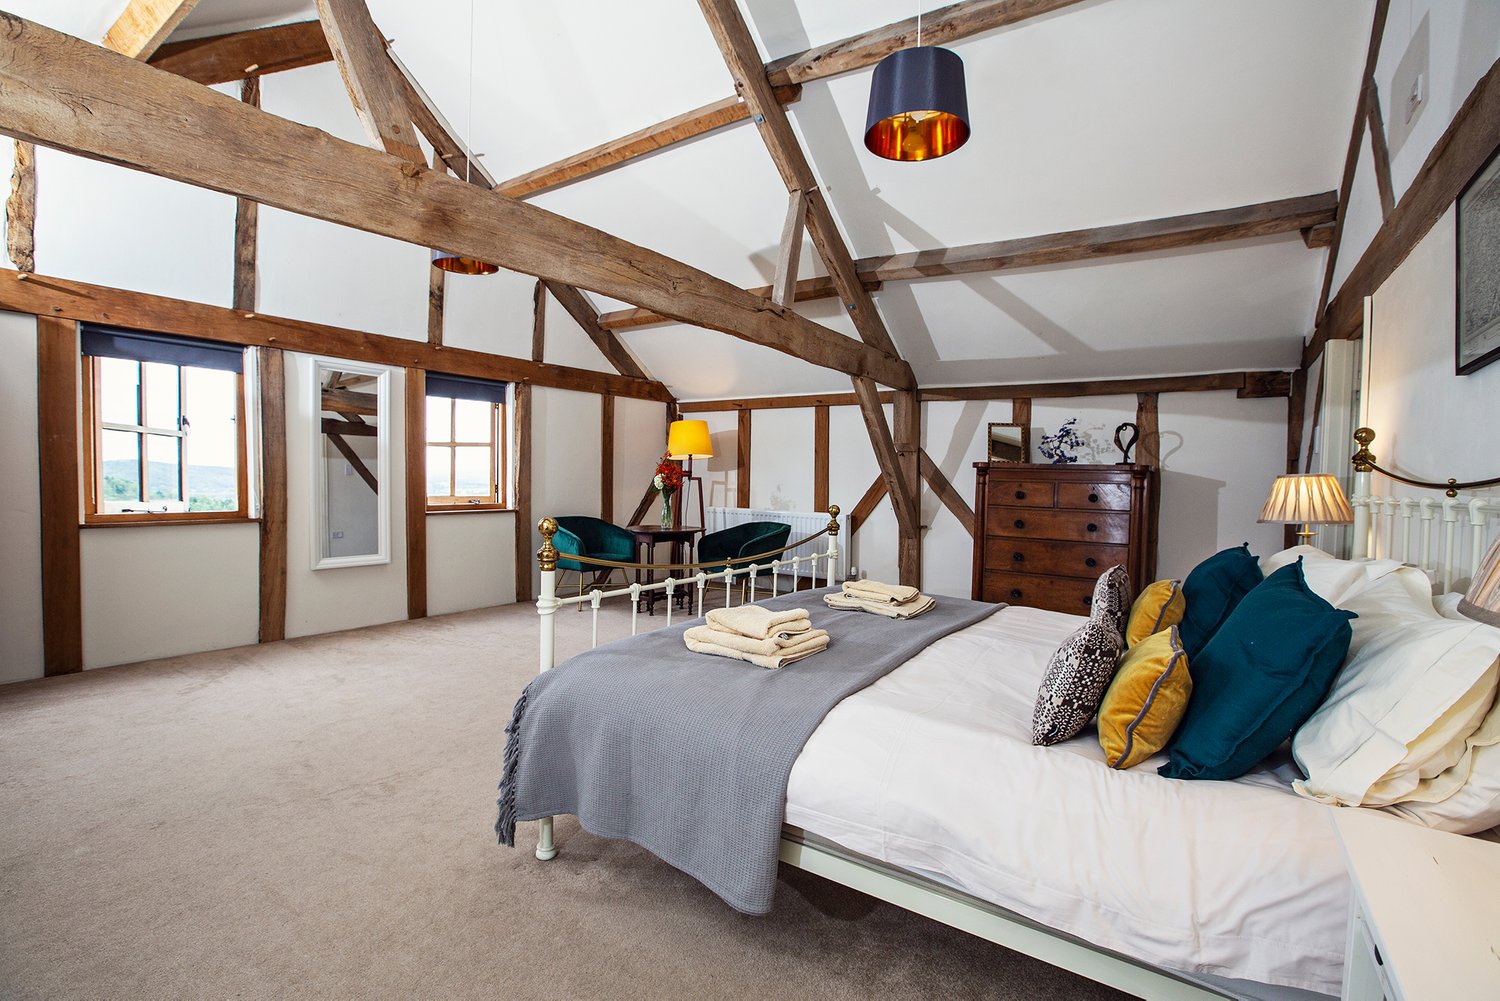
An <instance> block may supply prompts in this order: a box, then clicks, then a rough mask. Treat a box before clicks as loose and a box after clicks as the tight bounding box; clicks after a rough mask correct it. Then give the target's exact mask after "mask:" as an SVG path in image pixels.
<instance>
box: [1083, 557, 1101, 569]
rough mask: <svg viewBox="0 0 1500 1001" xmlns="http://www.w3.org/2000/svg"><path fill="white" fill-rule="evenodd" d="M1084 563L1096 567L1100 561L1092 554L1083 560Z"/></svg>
mask: <svg viewBox="0 0 1500 1001" xmlns="http://www.w3.org/2000/svg"><path fill="white" fill-rule="evenodd" d="M1083 565H1084V566H1086V567H1096V566H1098V565H1099V561H1098V560H1096V559H1094V558H1093V557H1092V556H1090V557H1089V558H1088V559H1086V560H1084V561H1083Z"/></svg>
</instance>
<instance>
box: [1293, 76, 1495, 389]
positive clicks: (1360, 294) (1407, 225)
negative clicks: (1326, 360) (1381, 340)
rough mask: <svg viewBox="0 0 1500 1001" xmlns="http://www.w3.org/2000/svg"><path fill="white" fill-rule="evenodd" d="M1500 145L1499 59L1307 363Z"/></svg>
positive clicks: (1354, 323) (1399, 207) (1358, 322)
mask: <svg viewBox="0 0 1500 1001" xmlns="http://www.w3.org/2000/svg"><path fill="white" fill-rule="evenodd" d="M1497 147H1500V61H1496V62H1495V63H1493V64H1491V66H1490V68H1489V70H1488V71H1487V72H1486V73H1485V75H1484V76H1483V77H1481V78H1480V80H1479V82H1478V83H1476V84H1475V85H1474V89H1473V90H1472V91H1470V92H1469V96H1468V97H1467V98H1465V99H1464V103H1463V104H1462V105H1460V106H1459V109H1458V112H1457V113H1456V114H1455V115H1454V116H1453V121H1451V122H1450V123H1449V124H1448V128H1447V129H1446V130H1445V131H1444V132H1443V135H1442V137H1441V138H1439V139H1438V141H1437V143H1436V145H1434V146H1433V147H1432V152H1430V153H1428V154H1427V159H1426V160H1425V161H1424V162H1423V163H1422V167H1421V169H1420V170H1418V171H1417V175H1416V177H1415V178H1414V179H1413V180H1412V183H1411V186H1410V187H1408V188H1407V189H1406V193H1405V194H1403V195H1402V196H1401V200H1400V201H1398V202H1397V203H1396V208H1395V211H1393V212H1392V213H1391V217H1390V218H1389V219H1387V220H1386V221H1385V223H1384V224H1383V225H1382V226H1381V227H1380V229H1379V231H1377V232H1376V234H1375V237H1374V239H1372V240H1371V241H1370V245H1369V246H1368V247H1366V248H1365V252H1364V253H1363V254H1362V255H1360V258H1359V261H1358V263H1356V264H1355V265H1354V267H1353V268H1352V269H1350V271H1349V275H1348V277H1347V278H1345V279H1344V284H1343V286H1342V287H1341V288H1340V289H1339V293H1338V295H1337V296H1335V297H1334V298H1333V300H1332V301H1331V302H1330V303H1329V304H1328V309H1327V310H1325V311H1324V312H1323V315H1322V318H1321V319H1320V320H1319V321H1318V325H1317V328H1316V329H1315V330H1314V332H1313V337H1312V340H1311V341H1309V342H1308V344H1307V346H1306V347H1305V348H1303V350H1302V367H1303V368H1304V369H1305V368H1310V367H1311V366H1312V363H1313V362H1315V361H1317V359H1318V356H1319V355H1320V354H1322V353H1323V345H1324V344H1325V343H1327V342H1328V341H1329V340H1331V339H1334V340H1336V339H1341V338H1353V337H1358V336H1360V332H1361V329H1362V327H1363V324H1364V300H1365V297H1366V296H1368V295H1373V294H1374V292H1375V290H1376V289H1377V288H1379V287H1380V286H1381V284H1382V283H1383V282H1384V281H1385V280H1386V279H1387V278H1389V277H1390V276H1391V273H1392V272H1394V271H1395V270H1396V269H1397V268H1398V267H1400V266H1401V262H1402V261H1404V260H1406V257H1407V255H1408V254H1410V253H1411V251H1412V248H1413V247H1415V246H1416V245H1417V244H1418V243H1420V242H1421V240H1422V238H1423V237H1425V236H1426V235H1427V233H1428V232H1429V231H1430V230H1431V229H1432V226H1433V224H1434V223H1435V222H1437V221H1438V219H1440V218H1442V216H1443V213H1445V212H1447V211H1448V209H1449V207H1450V206H1452V204H1453V202H1454V200H1455V199H1456V198H1458V195H1459V192H1461V191H1463V189H1464V188H1465V187H1466V186H1467V185H1468V183H1469V181H1470V180H1472V179H1473V177H1474V175H1475V174H1476V173H1478V171H1479V169H1480V168H1481V167H1483V166H1484V165H1485V163H1486V162H1487V161H1488V160H1489V158H1490V157H1491V156H1492V155H1493V154H1494V152H1495V149H1496V148H1497Z"/></svg>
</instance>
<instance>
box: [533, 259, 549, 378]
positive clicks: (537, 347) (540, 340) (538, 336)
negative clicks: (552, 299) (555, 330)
mask: <svg viewBox="0 0 1500 1001" xmlns="http://www.w3.org/2000/svg"><path fill="white" fill-rule="evenodd" d="M546 351H547V287H546V286H545V285H543V284H542V280H541V279H540V278H538V279H537V282H536V285H534V286H533V287H532V289H531V360H532V361H535V362H540V361H542V360H543V357H542V356H543V355H544V354H546Z"/></svg>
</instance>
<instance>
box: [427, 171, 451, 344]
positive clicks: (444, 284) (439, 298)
mask: <svg viewBox="0 0 1500 1001" xmlns="http://www.w3.org/2000/svg"><path fill="white" fill-rule="evenodd" d="M432 168H433V169H434V170H436V171H438V172H440V173H441V172H442V171H443V170H444V169H446V168H445V167H444V166H443V161H442V159H441V158H440V157H438V156H437V154H436V153H434V154H433V164H432ZM447 299H448V272H447V271H444V270H443V269H442V268H436V267H432V266H430V265H429V266H428V268H427V343H428V344H431V345H434V346H436V347H441V346H442V343H443V311H444V310H445V309H446V308H447Z"/></svg>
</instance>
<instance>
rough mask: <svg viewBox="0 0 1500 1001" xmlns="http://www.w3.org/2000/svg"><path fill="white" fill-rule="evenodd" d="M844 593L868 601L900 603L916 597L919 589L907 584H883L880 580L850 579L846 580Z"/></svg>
mask: <svg viewBox="0 0 1500 1001" xmlns="http://www.w3.org/2000/svg"><path fill="white" fill-rule="evenodd" d="M844 593H845V594H849V595H854V596H855V597H859V598H864V599H865V600H866V601H884V602H886V603H888V604H892V605H899V604H902V603H903V602H907V601H911V600H912V599H914V598H916V597H917V595H918V593H919V592H918V591H917V589H916V588H914V587H911V586H909V585H907V584H882V583H881V582H880V581H878V580H849V581H845V582H844Z"/></svg>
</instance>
